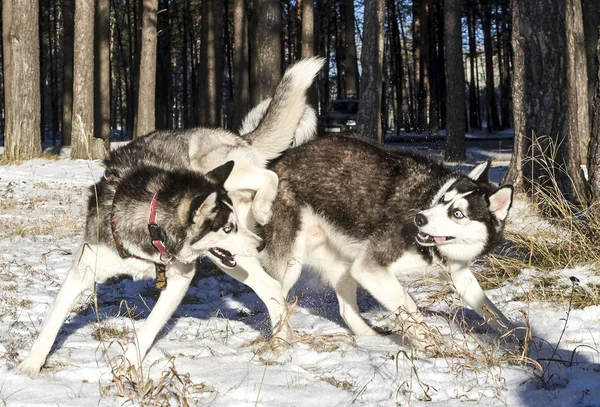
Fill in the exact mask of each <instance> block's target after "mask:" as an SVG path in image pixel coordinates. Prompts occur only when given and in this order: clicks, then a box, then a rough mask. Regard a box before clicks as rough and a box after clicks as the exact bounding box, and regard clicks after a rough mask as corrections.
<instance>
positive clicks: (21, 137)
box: [2, 0, 42, 162]
mask: <svg viewBox="0 0 600 407" xmlns="http://www.w3.org/2000/svg"><path fill="white" fill-rule="evenodd" d="M2 3H3V4H2V6H3V7H2V25H3V26H2V31H3V33H2V34H3V42H4V47H3V52H4V58H3V62H4V74H5V76H4V86H5V88H6V89H5V98H6V99H5V100H6V105H5V114H6V116H5V120H6V121H5V128H4V155H3V157H2V160H3V161H4V162H15V161H21V160H29V159H31V158H34V157H37V156H39V155H40V154H41V150H42V149H41V144H40V107H41V106H40V66H39V56H40V54H39V35H38V34H39V26H38V23H37V22H38V13H39V7H38V1H37V0H33V1H32V0H4V1H3V2H2Z"/></svg>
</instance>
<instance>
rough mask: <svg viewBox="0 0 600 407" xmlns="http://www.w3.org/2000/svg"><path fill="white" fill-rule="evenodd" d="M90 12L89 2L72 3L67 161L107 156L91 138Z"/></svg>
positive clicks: (99, 142) (104, 148)
mask: <svg viewBox="0 0 600 407" xmlns="http://www.w3.org/2000/svg"><path fill="white" fill-rule="evenodd" d="M94 11H95V10H94V4H93V3H92V2H90V1H87V0H76V2H75V49H74V53H73V118H72V122H73V135H72V148H71V158H82V159H89V160H96V159H102V158H105V157H107V156H108V145H107V144H106V143H104V141H103V140H102V139H99V138H95V137H94V25H93V24H91V22H92V21H94V14H95V12H94Z"/></svg>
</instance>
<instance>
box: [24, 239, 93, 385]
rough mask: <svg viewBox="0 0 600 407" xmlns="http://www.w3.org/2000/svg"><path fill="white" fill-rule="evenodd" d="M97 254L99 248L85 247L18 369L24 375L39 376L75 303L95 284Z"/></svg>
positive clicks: (78, 255)
mask: <svg viewBox="0 0 600 407" xmlns="http://www.w3.org/2000/svg"><path fill="white" fill-rule="evenodd" d="M96 253H98V247H97V246H94V249H91V248H90V247H89V246H87V245H84V246H83V248H82V249H81V250H80V251H79V253H78V254H77V258H76V260H75V261H74V264H73V267H72V268H71V270H70V271H69V274H67V278H66V279H65V281H64V283H63V284H62V286H61V287H60V290H59V292H58V295H57V296H56V299H55V300H54V304H52V308H51V309H50V313H49V314H48V316H47V317H46V320H45V321H44V324H43V325H42V329H41V330H40V333H39V334H38V337H37V339H36V341H35V342H34V344H33V347H32V348H31V352H29V356H27V358H26V359H25V360H24V361H23V362H21V364H20V365H19V370H20V371H21V372H23V373H25V374H28V375H30V376H35V375H37V374H38V373H39V372H40V369H41V368H42V366H43V365H44V362H45V361H46V357H47V356H48V353H49V352H50V349H52V345H53V344H54V341H55V340H56V335H57V334H58V331H59V329H60V327H61V326H62V324H63V322H64V320H65V318H66V317H67V315H68V314H69V312H70V311H71V309H72V308H73V305H74V304H75V301H77V299H78V298H79V296H80V295H81V293H82V292H83V291H84V290H86V289H87V288H91V287H92V285H93V283H94V275H95V272H94V270H95V262H96V260H97V258H96Z"/></svg>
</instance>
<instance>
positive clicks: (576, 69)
mask: <svg viewBox="0 0 600 407" xmlns="http://www.w3.org/2000/svg"><path fill="white" fill-rule="evenodd" d="M598 6H599V7H600V2H599V3H598ZM566 8H567V9H566V17H565V25H566V31H567V81H568V86H569V144H570V146H569V151H570V152H571V153H572V154H573V162H572V165H574V166H575V167H573V168H572V171H573V172H579V168H578V166H579V164H580V163H581V164H586V163H587V151H588V146H589V144H590V108H589V99H588V77H587V69H582V68H583V67H586V68H587V65H586V57H585V45H584V36H583V15H582V11H581V0H566ZM574 181H575V180H574ZM577 182H579V183H580V185H578V186H576V189H577V190H578V191H580V192H583V191H584V190H585V181H584V179H583V177H578V178H577Z"/></svg>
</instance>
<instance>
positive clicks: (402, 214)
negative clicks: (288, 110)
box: [259, 137, 513, 347]
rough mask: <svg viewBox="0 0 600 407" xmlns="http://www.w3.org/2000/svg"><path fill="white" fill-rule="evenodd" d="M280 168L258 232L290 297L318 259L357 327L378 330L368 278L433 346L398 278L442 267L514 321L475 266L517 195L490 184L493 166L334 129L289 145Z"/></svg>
mask: <svg viewBox="0 0 600 407" xmlns="http://www.w3.org/2000/svg"><path fill="white" fill-rule="evenodd" d="M271 169H272V170H273V171H275V172H276V173H277V175H278V176H279V179H280V183H279V190H278V193H277V199H276V201H275V204H274V206H273V217H272V219H271V222H270V223H269V224H267V225H266V226H264V227H263V228H262V229H261V230H260V232H259V235H260V236H261V237H263V239H264V240H265V243H266V248H265V250H264V251H263V252H262V253H261V254H262V255H263V264H264V266H265V269H266V271H267V272H268V273H269V274H270V275H271V276H273V277H274V278H275V279H277V280H278V281H280V282H281V283H282V287H283V295H284V296H287V294H288V292H289V290H290V289H291V288H292V286H293V285H294V284H295V283H296V281H297V280H298V277H299V276H300V273H301V270H302V268H303V267H305V266H309V267H311V268H313V269H315V270H317V271H318V272H319V273H320V274H321V276H322V278H323V279H324V280H325V281H326V282H328V283H329V284H330V285H331V286H332V287H333V288H334V289H335V292H336V295H337V299H338V301H339V309H340V314H341V316H342V317H343V319H344V321H345V322H346V323H347V325H348V326H349V327H350V329H351V330H352V331H353V332H354V333H355V334H357V335H375V331H374V330H373V329H372V328H371V327H370V326H368V325H367V324H366V323H365V321H364V320H363V319H362V317H361V316H360V313H359V310H358V306H357V299H356V290H357V286H358V284H360V285H361V286H363V287H364V288H365V289H367V290H368V291H369V292H370V293H371V294H372V295H373V296H374V297H375V298H376V299H377V300H378V301H379V302H380V303H381V304H382V305H384V306H385V307H386V308H387V309H388V310H390V311H393V312H397V313H398V315H399V317H400V320H401V321H403V330H404V332H405V334H407V336H408V338H409V339H410V340H411V342H412V343H413V344H414V345H418V346H421V347H423V346H424V345H425V347H426V345H427V343H428V339H427V333H426V332H425V330H424V329H423V328H422V324H421V322H422V316H421V314H420V313H419V312H418V309H417V306H416V304H415V302H414V301H413V299H412V298H411V297H410V295H409V294H408V293H407V292H406V290H405V289H404V287H403V286H402V285H401V284H400V283H399V281H398V280H397V278H396V277H397V276H398V275H402V274H404V275H409V276H413V277H415V278H419V277H422V276H425V275H431V274H433V275H435V276H438V277H439V278H441V279H444V280H451V282H452V283H453V285H454V287H455V288H456V291H457V293H458V294H459V295H460V297H461V298H462V299H463V300H464V301H465V302H466V303H467V304H468V305H469V306H471V307H472V308H473V309H474V310H475V311H476V312H477V313H478V314H479V315H481V316H482V317H483V318H484V319H485V320H486V321H487V322H489V323H490V324H491V325H492V326H493V327H494V328H496V329H497V330H500V331H501V332H505V331H506V330H510V329H512V328H513V324H512V323H511V322H510V321H509V320H508V319H507V318H506V317H505V316H504V315H503V314H502V313H501V312H500V311H499V310H498V309H497V307H496V306H495V305H494V304H493V303H492V302H491V301H490V300H489V299H488V297H487V296H486V295H485V293H484V292H483V290H482V289H481V287H480V286H479V284H478V282H477V280H476V278H475V276H474V275H473V273H472V271H471V268H470V266H471V263H472V262H473V261H474V260H476V259H478V258H479V257H481V256H483V255H484V254H486V253H488V252H489V251H490V250H491V249H492V248H493V247H495V246H496V245H497V244H498V243H499V242H500V241H501V240H502V234H503V229H504V224H505V221H506V218H507V216H508V212H509V209H510V207H511V203H512V187H510V186H503V187H500V188H498V187H496V186H494V185H492V184H491V183H489V181H488V164H481V165H478V166H477V167H475V168H474V169H473V170H472V171H471V172H470V173H469V174H461V173H456V172H453V171H451V170H450V169H448V168H446V167H445V166H443V165H441V164H438V163H437V162H434V161H432V160H430V159H428V158H425V157H422V156H419V155H416V154H413V153H410V152H405V151H392V150H388V149H385V148H382V147H381V146H377V145H374V144H371V143H369V142H366V141H363V140H360V139H357V138H349V137H329V138H325V139H320V140H317V141H314V142H311V143H308V144H305V145H303V146H300V147H298V148H297V149H293V150H289V151H288V152H286V154H285V155H283V156H282V157H281V158H280V159H278V160H277V162H275V164H274V165H273V166H272V167H271Z"/></svg>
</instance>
